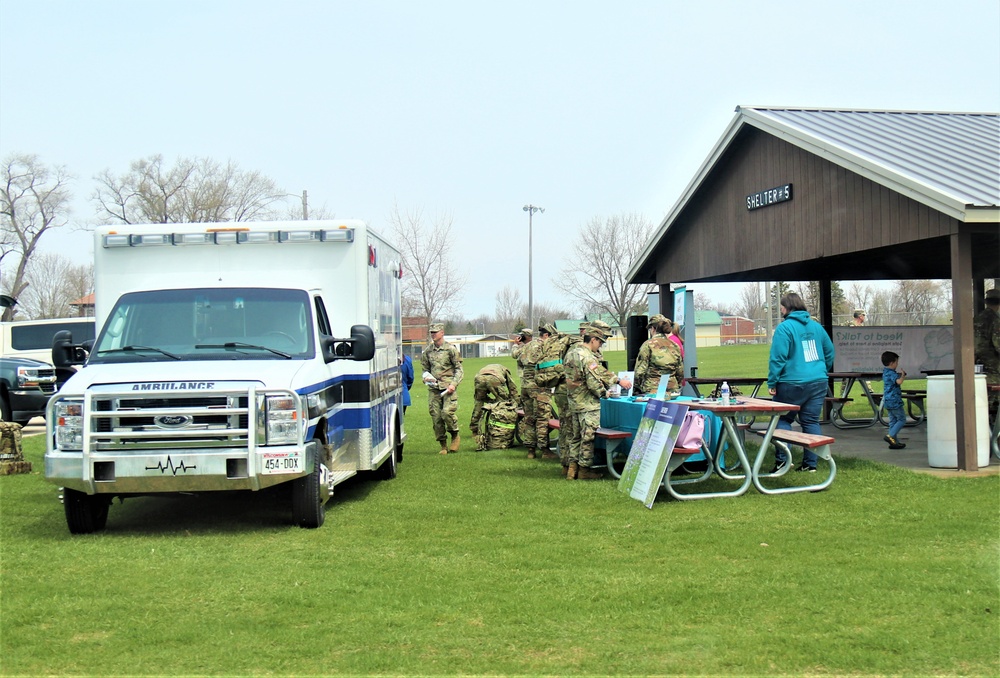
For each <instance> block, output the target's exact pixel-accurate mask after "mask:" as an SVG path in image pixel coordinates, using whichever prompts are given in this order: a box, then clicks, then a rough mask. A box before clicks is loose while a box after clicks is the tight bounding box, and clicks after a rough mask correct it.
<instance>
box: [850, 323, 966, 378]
mask: <svg viewBox="0 0 1000 678" xmlns="http://www.w3.org/2000/svg"><path fill="white" fill-rule="evenodd" d="M831 339H833V347H834V350H835V351H836V356H835V357H834V371H835V372H881V371H882V353H883V352H884V351H892V352H893V353H898V354H899V366H900V367H901V368H902V369H904V370H906V372H907V373H908V374H909V375H910V376H913V377H916V376H917V375H918V373H923V372H924V371H925V370H952V369H954V368H955V356H954V345H953V337H952V327H951V326H950V325H921V326H911V325H904V326H898V327H834V328H833V336H832V337H831Z"/></svg>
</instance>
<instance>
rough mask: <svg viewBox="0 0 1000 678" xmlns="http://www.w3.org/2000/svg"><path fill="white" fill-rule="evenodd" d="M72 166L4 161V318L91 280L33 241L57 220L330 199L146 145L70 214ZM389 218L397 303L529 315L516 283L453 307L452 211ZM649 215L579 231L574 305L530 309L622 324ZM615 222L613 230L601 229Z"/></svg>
mask: <svg viewBox="0 0 1000 678" xmlns="http://www.w3.org/2000/svg"><path fill="white" fill-rule="evenodd" d="M74 180H75V177H74V176H73V175H72V174H71V173H70V172H69V171H68V170H67V169H66V168H65V167H63V166H58V165H48V164H46V163H45V162H43V161H42V160H41V159H40V158H39V157H38V156H37V155H31V154H12V155H9V156H7V157H6V158H5V159H4V160H3V167H2V176H0V181H2V183H3V187H2V191H0V293H3V294H6V295H9V296H11V297H14V298H16V299H17V300H18V306H17V307H16V308H5V309H4V311H3V316H2V319H3V320H11V319H12V318H13V317H14V315H15V314H17V315H18V317H22V318H44V317H59V316H66V315H70V314H71V309H70V303H71V302H72V301H74V300H77V299H79V298H81V297H84V296H86V295H87V294H89V293H90V292H92V291H93V266H92V265H74V264H73V263H72V262H71V261H70V260H69V259H68V258H67V257H65V256H63V255H61V254H59V253H57V252H56V253H51V252H45V253H43V252H42V251H41V250H39V243H40V242H41V241H42V239H43V238H45V239H46V242H49V241H50V239H51V238H52V237H53V236H50V235H49V234H50V233H54V232H57V231H58V230H60V229H67V228H73V229H89V228H91V227H92V226H93V225H95V224H98V223H100V224H146V223H148V224H166V223H194V222H228V221H236V222H240V221H266V220H274V219H298V218H307V217H311V218H313V219H324V218H329V216H330V215H329V214H328V213H327V211H326V209H325V207H323V208H320V209H316V208H315V207H313V208H312V210H311V214H308V215H307V213H306V205H305V196H304V195H303V204H302V211H301V212H299V210H298V208H297V207H294V208H293V207H291V206H290V205H289V203H288V199H289V198H290V197H295V198H297V197H298V196H297V195H295V196H293V195H292V194H290V193H288V192H287V191H285V190H284V189H282V188H280V187H279V186H278V185H277V183H276V182H275V181H274V180H273V179H271V178H270V177H267V176H266V175H265V174H263V173H262V172H259V171H256V170H244V169H241V168H240V167H239V165H238V164H237V163H235V162H233V161H227V162H219V161H216V160H213V159H210V158H183V157H182V158H179V159H178V160H177V161H176V162H174V163H172V164H171V163H168V162H166V161H165V160H164V158H163V156H162V155H151V156H149V157H146V158H141V159H138V160H135V161H133V162H132V163H130V165H129V167H128V169H127V170H125V171H124V172H120V173H116V172H114V171H112V170H111V169H106V170H104V171H102V172H100V173H99V174H98V175H97V176H95V177H93V180H94V188H93V190H92V191H91V193H90V202H91V204H92V205H93V207H94V215H93V217H91V218H90V219H84V220H80V219H74V218H73V215H72V214H71V203H72V201H73V197H74V196H73V191H72V189H71V185H72V183H73V182H74ZM388 221H389V226H390V228H391V229H392V231H393V233H394V235H395V236H396V238H395V239H396V242H397V243H398V244H399V247H400V248H401V251H402V256H403V265H404V269H405V271H406V275H404V278H403V281H404V284H403V312H404V314H405V315H415V316H421V317H423V318H425V319H426V320H427V322H431V321H436V320H447V321H450V322H451V324H452V325H453V326H460V327H462V329H465V328H464V326H465V325H470V326H478V327H479V328H480V329H482V330H484V331H492V332H515V331H517V330H518V329H520V328H521V327H523V326H524V325H525V324H526V322H527V317H526V309H525V308H524V304H523V303H522V302H521V301H520V291H519V290H517V289H516V288H510V287H505V288H504V289H501V290H498V291H497V296H496V302H497V305H496V309H495V316H494V317H488V316H487V315H486V314H480V315H478V316H476V317H475V318H472V319H465V318H459V316H458V314H457V308H458V306H459V302H460V300H461V292H462V289H463V286H464V284H465V282H466V279H467V278H466V276H465V274H464V273H462V270H464V267H463V266H462V265H461V264H460V263H459V262H457V261H456V260H455V253H454V251H453V249H452V243H453V239H452V238H453V233H452V227H453V220H452V218H451V217H450V216H448V215H442V216H438V217H434V218H430V219H429V218H427V217H425V215H424V214H423V212H422V211H421V210H405V209H400V208H399V207H398V206H397V205H393V206H392V208H391V211H390V214H389V216H388ZM651 231H652V224H651V223H650V222H649V221H648V220H646V219H645V218H644V217H642V216H641V215H637V214H631V213H623V214H621V215H616V216H612V217H610V218H607V219H602V218H600V217H595V218H594V219H592V220H591V221H590V222H588V223H587V224H584V225H583V226H582V227H581V232H580V234H579V237H574V239H573V240H572V243H573V244H572V246H571V247H570V248H568V249H569V251H570V256H569V258H568V259H567V262H566V265H565V267H564V268H563V269H562V270H561V271H560V273H559V278H558V280H557V281H556V282H557V286H558V288H559V289H560V290H561V291H562V292H563V293H564V294H565V295H566V297H567V299H568V300H569V303H570V304H571V308H566V309H561V308H555V307H551V308H550V307H547V306H545V305H541V306H537V308H536V312H535V313H534V315H535V316H536V317H538V318H539V319H541V320H544V321H550V320H556V319H559V318H563V317H572V316H573V315H576V316H580V315H594V314H601V315H605V314H606V315H611V316H613V317H614V318H617V319H618V320H619V322H620V323H622V324H624V322H625V319H626V318H627V317H628V316H629V315H632V314H633V313H637V312H643V311H644V310H645V304H646V302H645V298H646V297H645V295H646V292H647V287H646V286H643V285H629V284H627V283H626V282H625V272H626V271H627V270H628V268H629V266H630V265H631V263H632V261H633V260H634V258H635V256H637V254H638V252H639V251H640V250H641V248H642V246H643V245H644V244H645V241H646V239H647V238H648V237H649V234H650V233H651ZM612 232H614V233H615V237H614V238H608V237H607V234H608V233H612Z"/></svg>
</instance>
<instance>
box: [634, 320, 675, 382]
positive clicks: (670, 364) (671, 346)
mask: <svg viewBox="0 0 1000 678" xmlns="http://www.w3.org/2000/svg"><path fill="white" fill-rule="evenodd" d="M664 374H667V375H670V382H669V383H668V384H667V388H668V389H670V390H671V391H673V390H677V389H678V388H680V383H681V381H682V380H683V379H684V358H682V357H681V351H680V349H679V348H678V347H677V344H675V343H674V342H672V341H670V339H668V338H667V335H665V334H661V333H659V332H657V333H656V334H654V335H653V338H652V339H649V340H648V341H646V342H645V343H643V345H642V346H641V347H639V355H638V357H637V358H636V360H635V391H634V392H635V393H656V389H657V387H658V386H659V384H660V377H661V376H662V375H664Z"/></svg>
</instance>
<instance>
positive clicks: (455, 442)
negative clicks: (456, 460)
mask: <svg viewBox="0 0 1000 678" xmlns="http://www.w3.org/2000/svg"><path fill="white" fill-rule="evenodd" d="M461 442H462V436H461V434H459V432H458V431H455V432H454V433H452V434H451V447H449V448H448V451H449V452H458V446H459V444H460V443H461Z"/></svg>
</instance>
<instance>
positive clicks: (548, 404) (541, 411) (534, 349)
mask: <svg viewBox="0 0 1000 678" xmlns="http://www.w3.org/2000/svg"><path fill="white" fill-rule="evenodd" d="M554 331H555V328H554V327H553V326H552V325H551V324H548V325H541V326H539V328H538V339H535V340H534V341H533V342H531V344H529V346H528V348H526V349H524V353H525V374H527V372H528V370H529V368H530V370H531V373H532V389H531V397H532V399H533V400H534V402H533V403H532V404H531V405H530V407H531V409H532V419H533V420H534V426H535V433H534V435H531V434H530V433H529V434H528V435H529V436H530V437H531V438H532V439H533V440H534V441H535V448H536V449H537V451H536V449H532V447H531V445H528V459H535V458H536V457H542V456H545V455H546V454H548V455H550V456H555V455H552V454H551V453H550V452H549V419H551V418H552V387H551V386H549V387H542V386H539V385H538V382H537V381H535V379H536V377H537V374H538V365H539V363H541V362H542V361H543V359H544V357H545V346H546V343H547V342H548V340H549V338H550V337H551V336H552V333H553V332H554ZM521 394H522V398H521V402H522V404H523V405H524V412H525V417H527V413H528V407H529V405H528V402H527V400H526V399H525V398H524V397H523V396H524V389H523V386H522V391H521ZM526 423H527V425H528V426H530V425H531V424H530V422H526ZM527 442H528V441H527V440H526V441H525V444H527Z"/></svg>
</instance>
